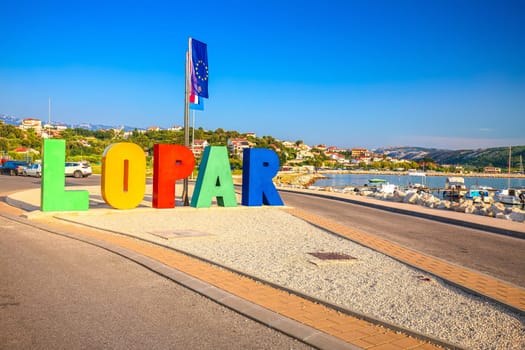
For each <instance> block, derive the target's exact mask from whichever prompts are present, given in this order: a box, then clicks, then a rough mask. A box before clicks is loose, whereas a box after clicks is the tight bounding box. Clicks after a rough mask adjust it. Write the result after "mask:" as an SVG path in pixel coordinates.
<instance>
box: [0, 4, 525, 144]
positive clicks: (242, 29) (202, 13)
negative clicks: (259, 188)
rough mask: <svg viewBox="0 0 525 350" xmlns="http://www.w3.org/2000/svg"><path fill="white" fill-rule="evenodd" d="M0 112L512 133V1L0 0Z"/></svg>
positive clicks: (520, 16)
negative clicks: (189, 63)
mask: <svg viewBox="0 0 525 350" xmlns="http://www.w3.org/2000/svg"><path fill="white" fill-rule="evenodd" d="M0 13H1V16H0V18H1V20H0V113H5V114H8V115H14V116H17V117H21V118H27V117H34V118H35V117H36V118H41V119H44V120H46V119H47V107H48V96H50V97H51V100H52V119H53V120H57V121H62V122H67V123H81V122H91V123H102V124H109V125H120V124H126V125H129V126H136V127H143V128H145V127H148V126H151V125H158V126H161V127H164V128H167V127H170V126H172V125H182V124H183V112H184V108H183V102H184V59H185V51H186V49H187V40H188V37H189V36H191V37H194V38H196V39H198V40H200V41H203V42H205V43H207V44H208V57H209V79H210V80H209V82H210V83H209V84H210V85H209V92H210V98H209V100H206V101H205V102H206V105H205V106H206V107H205V110H204V111H203V112H197V114H196V116H197V117H196V126H197V127H199V126H202V127H203V128H205V129H212V130H214V129H216V128H223V129H226V130H238V131H241V132H248V131H253V132H255V133H256V134H257V135H259V136H263V135H272V136H274V137H276V138H278V139H281V140H290V141H296V140H299V139H301V140H304V142H305V143H307V144H311V145H313V144H319V143H326V144H328V145H335V146H340V147H369V148H373V147H379V146H393V145H397V146H400V145H411V146H426V147H437V148H451V149H458V148H468V149H472V148H480V147H492V146H508V145H524V144H525V19H524V18H525V1H522V0H517V1H505V0H500V1H483V0H473V1H463V0H453V1H448V0H413V1H403V0H395V1H392V0H385V1H381V0H361V1H352V0H339V1H333V0H325V1H304V0H303V1H295V0H292V1H284V0H279V1H274V0H264V1H263V0H261V1H227V0H226V1H217V0H214V1H207V0H204V1H197V2H196V1H162V2H159V1H154V0H150V1H144V2H136V1H122V2H118V1H71V0H67V1H33V0H32V1H25V0H16V1H2V2H1V3H0Z"/></svg>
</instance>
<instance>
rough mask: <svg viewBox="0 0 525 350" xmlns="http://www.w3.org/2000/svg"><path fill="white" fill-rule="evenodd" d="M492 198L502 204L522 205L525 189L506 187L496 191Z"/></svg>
mask: <svg viewBox="0 0 525 350" xmlns="http://www.w3.org/2000/svg"><path fill="white" fill-rule="evenodd" d="M494 198H495V199H496V200H497V201H498V202H500V203H503V204H507V205H524V204H525V189H522V188H506V189H504V190H501V191H498V192H496V195H495V196H494Z"/></svg>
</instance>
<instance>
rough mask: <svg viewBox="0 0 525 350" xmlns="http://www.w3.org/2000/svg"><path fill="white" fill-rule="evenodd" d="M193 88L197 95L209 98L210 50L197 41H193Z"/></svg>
mask: <svg viewBox="0 0 525 350" xmlns="http://www.w3.org/2000/svg"><path fill="white" fill-rule="evenodd" d="M191 87H192V90H193V93H194V94H195V95H197V96H200V97H206V98H208V49H207V45H206V44H205V43H202V42H200V41H198V40H195V39H191Z"/></svg>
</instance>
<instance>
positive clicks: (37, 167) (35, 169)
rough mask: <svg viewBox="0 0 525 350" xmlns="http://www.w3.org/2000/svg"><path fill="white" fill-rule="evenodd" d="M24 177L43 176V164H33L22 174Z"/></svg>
mask: <svg viewBox="0 0 525 350" xmlns="http://www.w3.org/2000/svg"><path fill="white" fill-rule="evenodd" d="M22 174H23V175H24V176H35V177H40V176H42V165H41V164H31V165H30V166H28V167H27V168H25V169H24V171H23V172H22Z"/></svg>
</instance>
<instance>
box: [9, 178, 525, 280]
mask: <svg viewBox="0 0 525 350" xmlns="http://www.w3.org/2000/svg"><path fill="white" fill-rule="evenodd" d="M4 179H5V181H4ZM67 182H68V184H69V185H75V184H78V185H99V184H100V177H99V176H91V177H88V178H83V179H74V178H67ZM39 185H40V180H39V179H34V178H23V177H10V176H0V193H1V192H6V191H15V190H19V189H21V188H35V187H37V186H39ZM281 196H282V198H283V201H284V202H285V204H286V205H289V206H293V207H297V208H300V209H304V210H308V211H310V212H311V213H313V214H316V215H319V216H322V217H326V218H328V219H331V220H334V221H337V222H339V223H341V224H344V225H347V226H349V227H352V228H355V229H357V230H361V231H363V232H367V233H370V234H374V235H377V236H380V237H383V238H385V239H388V240H390V241H392V242H396V243H399V244H401V245H403V246H405V247H408V248H412V249H415V250H418V251H421V252H423V253H426V254H429V255H432V256H434V257H437V258H440V259H443V260H447V261H449V262H452V263H455V264H458V265H462V266H465V267H468V268H471V269H474V270H477V271H480V272H483V273H486V274H488V275H491V276H494V277H497V278H500V279H502V280H505V281H508V282H511V283H514V284H516V285H518V286H521V287H525V259H523V256H524V254H525V240H524V239H518V238H512V237H506V236H502V235H497V234H492V233H488V232H485V231H481V230H474V229H470V228H465V227H461V226H456V225H450V224H445V223H440V222H436V221H432V220H428V219H422V218H418V217H413V216H407V215H403V214H397V213H391V212H387V211H383V210H378V209H373V208H369V207H365V206H360V205H356V204H350V203H344V202H340V201H333V200H329V199H322V198H319V197H309V196H305V195H302V194H297V193H289V192H281Z"/></svg>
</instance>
